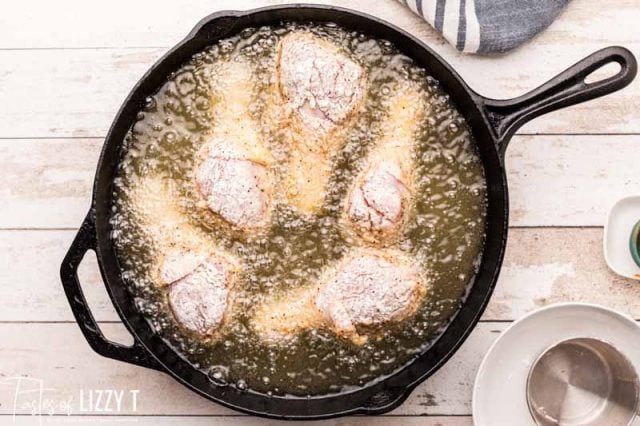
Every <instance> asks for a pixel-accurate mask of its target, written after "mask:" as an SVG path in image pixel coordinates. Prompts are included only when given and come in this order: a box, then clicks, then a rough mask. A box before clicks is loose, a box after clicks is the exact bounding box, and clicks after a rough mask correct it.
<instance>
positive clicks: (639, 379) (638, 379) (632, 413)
mask: <svg viewBox="0 0 640 426" xmlns="http://www.w3.org/2000/svg"><path fill="white" fill-rule="evenodd" d="M576 340H593V341H597V342H599V343H602V344H604V345H606V346H608V347H609V349H611V350H612V351H613V352H614V353H615V354H616V355H617V356H618V357H619V358H620V360H622V361H623V362H624V363H625V364H626V366H627V367H628V369H629V370H630V371H631V372H633V375H634V377H635V380H634V383H635V386H634V388H635V394H636V395H635V404H634V407H633V409H630V410H629V419H628V420H627V422H626V423H625V425H626V426H629V425H631V423H632V422H633V421H634V419H635V418H636V416H637V415H638V414H640V413H638V411H639V409H640V376H639V375H638V370H637V369H636V368H635V366H634V365H633V363H632V362H631V360H629V358H628V357H627V356H626V355H625V354H624V353H623V352H622V351H620V350H619V349H618V348H617V347H616V346H615V345H614V344H613V343H611V342H609V341H607V340H605V339H601V338H598V337H592V336H584V337H571V338H568V339H563V340H561V341H558V342H556V343H554V344H552V345H550V346H548V347H547V348H545V349H544V350H543V351H542V352H541V353H540V354H539V355H538V356H537V357H536V359H535V360H534V361H533V363H532V364H531V367H530V368H529V373H528V374H527V383H526V392H525V394H526V400H527V407H528V409H529V414H530V415H531V418H532V420H533V421H534V422H535V423H536V425H543V423H540V422H539V421H538V420H537V418H536V408H535V407H534V406H533V402H532V398H531V391H530V387H531V378H532V376H533V373H534V371H535V369H536V366H537V365H538V364H539V363H540V361H541V360H542V359H543V358H544V356H545V355H547V354H548V353H549V352H551V351H552V350H553V349H555V348H557V347H558V346H560V345H563V344H567V343H569V342H572V341H576ZM605 363H606V362H605ZM607 366H608V363H607ZM558 424H560V423H558Z"/></svg>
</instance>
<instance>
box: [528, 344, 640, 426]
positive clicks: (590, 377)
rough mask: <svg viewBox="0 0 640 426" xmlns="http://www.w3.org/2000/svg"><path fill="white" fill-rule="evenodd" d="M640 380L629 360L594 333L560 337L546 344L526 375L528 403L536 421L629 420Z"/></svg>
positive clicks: (595, 423)
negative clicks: (553, 342)
mask: <svg viewBox="0 0 640 426" xmlns="http://www.w3.org/2000/svg"><path fill="white" fill-rule="evenodd" d="M639 397H640V383H639V381H638V374H637V373H636V370H635V368H634V367H633V365H632V364H631V362H630V361H629V360H628V359H627V358H626V357H625V356H624V355H623V354H622V353H620V352H619V351H618V350H617V349H616V348H615V347H613V346H612V345H611V344H609V343H607V342H604V341H602V340H598V339H593V338H575V339H569V340H564V341H562V342H560V343H557V344H555V345H554V346H552V347H550V348H549V349H547V350H545V351H544V352H543V353H542V355H540V356H539V357H538V359H537V360H536V361H535V362H534V364H533V367H532V368H531V371H530V372H529V378H528V380H527V403H528V404H529V410H530V412H531V415H532V416H533V418H534V420H535V421H536V423H537V424H538V425H544V426H547V425H572V426H573V425H575V426H577V425H580V426H582V425H588V426H600V425H603V426H605V425H606V426H610V425H621V426H623V425H628V424H630V423H631V422H632V421H633V419H634V417H635V415H636V412H637V410H638V403H639Z"/></svg>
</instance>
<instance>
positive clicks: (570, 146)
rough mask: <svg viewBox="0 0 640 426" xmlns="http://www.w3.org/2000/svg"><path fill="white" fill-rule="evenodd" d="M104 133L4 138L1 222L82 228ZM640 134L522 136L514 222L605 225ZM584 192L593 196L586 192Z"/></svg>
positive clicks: (516, 147) (511, 166)
mask: <svg viewBox="0 0 640 426" xmlns="http://www.w3.org/2000/svg"><path fill="white" fill-rule="evenodd" d="M101 146H102V140H100V139H7V140H1V139H0V158H2V159H3V177H4V187H2V188H0V205H7V206H11V207H10V208H6V209H0V228H75V227H78V226H79V225H80V223H81V222H82V219H83V218H84V216H85V214H86V213H87V210H88V209H89V205H90V198H91V187H92V183H93V176H94V173H95V169H96V164H97V161H98V155H99V153H100V149H101ZM638 146H640V135H619V136H603V135H578V136H564V135H553V136H516V137H515V138H514V140H513V141H512V142H511V146H510V147H509V149H508V151H507V160H506V162H507V171H508V173H507V176H508V177H507V178H508V183H509V187H510V197H511V217H510V225H511V226H602V225H603V224H604V221H605V218H606V214H607V211H608V210H609V208H610V206H612V205H613V203H614V202H615V201H616V200H617V199H619V198H621V197H623V196H625V195H628V194H633V193H637V192H640V174H638V173H637V152H638ZM585 194H589V195H588V196H585Z"/></svg>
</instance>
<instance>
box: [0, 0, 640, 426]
mask: <svg viewBox="0 0 640 426" xmlns="http://www.w3.org/2000/svg"><path fill="white" fill-rule="evenodd" d="M272 3H279V2H276V1H261V0H255V1H251V0H244V1H242V0H236V1H233V0H228V1H214V0H211V1H201V0H189V1H172V2H160V1H157V0H145V1H135V2H134V1H125V0H118V1H113V0H112V1H108V2H89V1H82V0H65V1H56V2H48V1H41V2H39V1H37V0H21V1H18V2H6V3H5V4H3V6H2V7H1V8H0V166H1V170H2V174H1V179H2V183H1V184H0V424H2V425H4V424H14V423H11V422H12V421H13V422H15V424H18V425H27V424H28V425H31V424H43V423H47V422H51V421H56V422H62V423H64V422H73V423H76V424H90V423H92V422H94V421H100V422H103V423H106V424H119V423H121V422H124V421H126V422H129V421H130V422H137V424H141V425H156V424H158V425H173V424H180V425H183V424H184V425H205V424H206V425H209V424H216V423H223V422H224V424H232V425H234V424H237V425H257V424H266V423H275V422H267V421H265V420H262V419H255V418H249V417H246V416H241V415H239V414H236V413H234V412H232V411H231V410H228V409H225V408H222V407H220V406H217V405H215V404H213V403H210V402H208V401H207V400H205V399H203V398H201V397H199V396H197V395H195V394H194V393H192V392H190V391H188V390H187V389H186V388H183V387H182V386H181V385H179V384H178V383H177V382H176V381H174V380H173V379H171V378H169V377H168V376H167V375H164V374H161V373H158V372H155V371H151V370H146V369H144V368H138V367H134V366H130V365H126V364H123V363H119V362H116V361H112V360H109V359H106V358H102V357H100V356H99V355H97V354H95V353H94V352H93V351H92V350H91V349H90V348H89V346H88V344H87V343H86V342H85V340H84V338H83V337H82V335H81V333H80V330H79V329H78V327H77V326H76V324H75V322H74V320H73V317H72V315H71V311H70V309H69V307H68V304H67V301H66V299H65V297H64V295H63V292H62V288H61V285H60V282H59V278H58V268H59V265H60V262H61V260H62V257H63V255H64V253H65V251H66V249H67V248H68V246H69V244H70V242H71V240H72V238H73V236H74V234H75V231H76V228H77V226H78V225H79V224H80V223H81V221H82V218H83V217H84V214H85V213H86V211H87V209H88V207H89V199H90V191H91V184H92V179H93V174H94V171H95V166H96V161H97V157H98V153H99V150H100V147H101V146H102V142H103V137H104V135H105V134H106V130H107V128H108V126H109V125H110V123H111V120H112V118H113V116H114V114H115V112H116V110H117V108H118V107H119V105H120V103H121V102H122V100H123V99H124V97H125V96H126V94H127V93H128V91H129V90H130V88H131V87H132V86H133V84H134V83H135V82H136V81H137V80H138V78H140V76H141V75H142V74H143V73H144V71H145V70H146V69H147V68H148V67H149V66H150V65H151V63H153V62H154V61H155V60H156V59H157V58H158V57H160V56H161V55H162V54H163V53H164V52H165V51H166V50H167V49H168V48H169V47H170V46H172V45H174V44H175V43H176V42H177V41H178V40H180V39H181V38H182V37H183V36H184V35H185V34H186V33H187V32H188V31H189V30H190V29H191V27H192V26H193V25H194V24H195V23H196V22H197V21H198V20H199V19H200V18H201V17H203V16H205V15H207V14H209V13H211V12H214V11H217V10H222V9H248V8H252V7H257V6H262V5H267V4H272ZM323 3H332V4H339V5H344V6H347V7H351V8H355V9H360V10H363V11H366V12H369V13H372V14H376V15H378V16H380V17H383V18H384V19H387V20H389V21H391V22H393V23H395V24H397V25H399V26H400V27H403V28H405V29H408V30H409V31H411V32H412V33H414V34H416V35H417V36H418V37H420V38H421V39H423V40H424V41H426V42H427V43H428V44H429V45H430V46H431V47H433V48H434V49H435V50H436V51H438V52H439V53H440V54H441V55H442V56H443V57H444V58H445V59H446V60H447V61H449V62H450V63H451V64H452V65H453V66H454V67H456V68H457V69H458V71H459V72H460V74H461V75H462V77H463V78H465V79H466V81H467V82H468V83H469V84H470V85H471V87H473V88H474V89H475V90H477V91H478V92H480V93H482V94H484V95H488V96H493V97H498V98H499V97H513V96H516V95H518V94H521V93H523V92H525V91H527V90H529V89H532V88H534V87H535V86H537V85H538V84H541V83H543V82H544V81H546V80H547V79H549V78H550V77H552V76H553V75H555V74H556V73H558V72H560V71H562V70H564V69H565V68H566V67H568V66H569V65H571V64H573V63H574V62H576V61H577V60H579V59H581V58H582V57H584V56H586V55H588V54H589V53H591V52H593V51H595V50H597V49H599V48H601V47H605V46H607V45H613V44H620V45H624V46H626V47H628V48H630V49H631V50H632V51H634V52H635V53H636V54H640V27H639V25H640V5H639V4H638V0H610V1H609V2H607V3H608V4H607V6H606V8H605V10H601V9H600V7H599V4H600V3H601V2H597V1H593V0H574V1H573V2H572V3H571V4H570V6H569V8H568V9H567V10H566V12H565V13H564V14H563V15H562V16H561V18H560V19H559V20H558V21H556V22H555V23H554V24H553V25H552V26H551V27H550V28H549V29H548V30H547V31H546V32H545V33H543V34H542V35H540V36H539V37H537V38H536V39H535V40H534V42H533V43H530V44H528V45H526V46H524V47H523V48H521V49H519V50H517V51H515V52H513V53H511V54H509V55H507V56H503V57H495V58H482V57H475V56H466V55H462V54H459V53H457V52H456V51H455V50H454V49H453V48H452V47H451V46H449V45H447V44H446V43H445V42H444V41H443V39H442V38H441V37H440V36H438V34H437V33H436V32H435V31H433V30H432V29H431V28H430V27H429V26H428V25H427V24H425V23H423V22H422V21H421V20H420V19H418V18H417V17H416V16H414V15H413V14H412V13H410V12H409V11H407V10H405V8H403V7H402V6H401V5H399V4H398V3H396V2H395V1H393V0H377V1H370V0H344V1H340V0H335V1H324V2H323ZM639 153H640V80H639V81H636V82H635V83H633V84H632V85H631V86H630V87H628V88H627V89H626V90H624V91H622V92H619V93H616V94H614V95H611V96H608V97H606V98H603V99H599V100H596V101H593V102H590V103H588V104H585V105H580V106H576V107H573V108H569V109H566V110H563V111H561V112H557V113H554V114H552V115H548V116H545V117H543V118H540V119H538V120H536V121H534V122H532V123H530V124H528V125H526V126H525V127H524V128H523V129H522V130H521V131H520V132H519V134H518V135H517V136H516V137H515V138H514V139H513V141H512V143H511V146H510V148H509V150H508V155H507V165H508V175H509V176H508V178H509V184H510V188H511V206H512V207H511V222H510V226H511V231H510V240H509V243H508V248H507V254H506V259H505V264H504V268H503V271H502V275H501V277H500V281H499V284H498V287H497V289H496V291H495V293H494V295H493V298H492V301H491V304H490V306H489V308H488V309H487V311H486V313H485V314H484V316H483V319H482V322H481V323H480V324H479V325H478V326H477V327H476V329H475V331H474V332H473V334H472V335H471V337H470V338H469V339H468V340H467V342H466V343H465V344H464V345H463V346H462V348H461V349H460V350H459V351H458V352H457V353H456V355H455V356H454V357H453V358H452V359H451V360H450V361H449V362H448V363H447V364H446V365H445V366H444V367H443V368H442V369H441V370H440V371H438V373H437V374H435V375H434V376H433V377H432V378H431V379H430V380H428V382H427V383H424V384H422V385H421V386H420V387H418V389H416V391H415V392H413V394H412V395H411V397H410V398H409V399H408V400H407V401H406V402H405V403H404V404H403V405H402V406H401V407H400V408H398V409H397V410H395V411H394V412H392V413H391V414H389V415H387V416H385V417H376V418H363V417H358V418H350V419H341V420H335V421H328V422H327V423H332V424H341V425H342V424H376V425H383V424H385V425H386V424H391V423H395V424H403V425H404V424H410V425H413V424H415V425H417V424H420V425H436V424H447V425H468V424H471V423H472V419H471V389H472V386H473V380H474V376H475V373H476V370H477V368H478V364H479V363H480V360H481V359H482V356H483V355H484V353H485V352H486V350H487V348H488V347H489V345H490V344H491V342H493V341H494V340H495V339H496V337H498V335H499V334H500V332H501V331H502V330H504V329H505V327H507V326H508V325H509V322H510V321H513V320H514V319H516V318H518V317H520V316H522V315H523V314H525V313H527V312H529V311H531V310H533V309H536V308H538V307H540V306H543V305H547V304H550V303H554V302H559V301H588V302H596V303H600V304H603V305H606V306H609V307H612V308H615V309H618V310H620V311H621V312H624V313H627V314H630V315H632V316H633V317H634V318H636V319H640V284H636V283H634V282H632V281H629V280H625V279H622V278H620V277H617V276H616V275H614V274H613V273H611V272H610V271H609V270H608V269H607V267H606V265H605V263H604V260H603V256H602V225H603V223H604V219H605V215H606V212H607V210H608V208H609V207H610V206H611V205H612V204H613V202H614V201H615V200H616V199H618V198H620V197H622V196H625V195H629V194H637V193H640V170H639V168H638V154H639ZM81 278H82V280H83V282H84V289H85V292H86V293H87V294H88V297H89V299H90V302H91V306H92V308H93V312H94V314H95V316H96V317H97V319H98V320H99V322H100V327H101V329H102V330H103V331H104V332H105V333H106V334H107V336H109V337H110V338H112V339H114V340H116V341H121V342H127V341H131V337H130V336H128V335H127V332H126V331H125V330H124V328H123V326H122V325H121V324H120V323H119V321H118V317H117V315H116V313H115V312H114V310H113V308H112V306H111V303H110V302H109V300H108V297H107V295H106V292H105V289H104V287H103V285H102V283H101V282H100V278H99V274H98V271H97V267H96V264H95V259H91V258H88V259H86V260H85V262H84V263H83V265H82V267H81ZM17 385H19V386H20V388H19V390H21V391H27V390H34V389H35V390H38V389H40V388H44V389H45V391H44V392H43V394H42V398H39V397H38V395H35V394H28V393H19V394H18V395H17V398H16V386H17ZM105 389H108V390H116V391H123V392H124V394H123V395H124V397H123V400H122V403H121V406H120V407H119V408H120V409H119V410H117V408H118V407H117V406H116V405H115V403H114V401H113V400H112V401H111V403H110V404H109V405H106V406H105V404H104V402H105V401H104V397H103V400H102V402H101V404H99V405H98V406H96V405H95V400H94V406H93V407H91V406H89V401H88V396H89V395H93V396H94V397H95V396H97V392H96V391H98V390H105ZM131 390H138V391H139V392H138V393H137V398H136V405H135V407H134V406H133V401H132V399H133V397H132V394H131V392H130V391H131ZM81 392H82V393H81ZM38 401H40V402H42V404H41V405H37V404H36V405H35V406H34V405H30V404H29V403H33V402H36V403H37V402H38ZM100 409H102V410H103V411H100ZM108 409H111V410H112V411H107V410H108ZM50 410H53V413H54V417H46V416H44V415H45V414H48V413H49V412H50ZM33 412H35V413H42V414H43V416H39V417H38V416H36V417H32V416H31V413H33ZM68 413H70V414H71V416H72V417H71V418H68V417H67V414H68ZM14 414H15V415H14Z"/></svg>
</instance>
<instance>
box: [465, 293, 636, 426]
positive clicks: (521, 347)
mask: <svg viewBox="0 0 640 426" xmlns="http://www.w3.org/2000/svg"><path fill="white" fill-rule="evenodd" d="M576 337H592V338H596V339H601V340H606V341H607V342H609V343H610V344H611V345H613V346H614V347H615V348H617V349H618V350H619V351H620V352H621V353H623V354H624V355H625V356H626V357H627V358H628V359H629V361H630V362H631V363H632V364H633V366H634V368H635V369H636V370H637V371H640V344H638V342H640V327H639V326H638V325H637V324H636V322H635V321H634V320H633V319H631V318H629V317H627V316H626V315H623V314H621V313H619V312H616V311H613V310H611V309H608V308H605V307H602V306H598V305H591V304H586V303H560V304H556V305H551V306H548V307H545V308H542V309H539V310H537V311H535V312H532V313H530V314H528V315H526V316H524V317H522V318H520V319H519V320H517V321H515V322H514V323H513V324H511V325H510V326H509V327H508V328H507V329H506V330H505V331H504V332H503V333H502V334H501V335H500V337H498V340H496V341H495V342H494V343H493V345H492V346H491V348H490V349H489V351H488V352H487V354H486V355H485V357H484V359H483V361H482V363H481V364H480V368H479V370H478V374H477V376H476V381H475V384H474V387H473V408H472V411H473V421H474V424H475V425H476V426H501V425H505V426H513V425H518V426H527V425H531V426H535V422H534V420H533V418H532V417H531V414H530V413H529V407H528V406H527V397H526V389H527V377H528V375H529V371H530V369H531V366H532V365H533V363H534V362H535V360H536V359H537V358H538V356H539V355H540V354H541V353H542V352H544V351H545V350H546V349H548V348H549V347H551V346H552V345H554V344H556V343H558V342H560V341H563V340H566V339H570V338H576ZM636 423H637V420H636ZM636 423H634V424H636Z"/></svg>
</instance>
